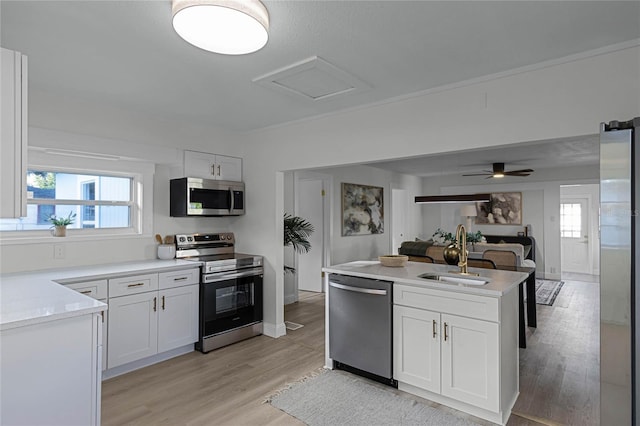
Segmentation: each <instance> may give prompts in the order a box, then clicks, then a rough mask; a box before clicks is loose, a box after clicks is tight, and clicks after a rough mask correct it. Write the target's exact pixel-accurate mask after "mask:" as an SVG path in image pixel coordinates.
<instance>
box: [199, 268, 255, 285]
mask: <svg viewBox="0 0 640 426" xmlns="http://www.w3.org/2000/svg"><path fill="white" fill-rule="evenodd" d="M262 274H263V269H262V268H254V269H249V270H248V271H242V272H234V273H231V274H229V273H224V274H208V275H203V276H202V282H203V283H205V284H208V283H217V282H220V281H228V280H233V279H235V278H243V277H251V276H256V275H262Z"/></svg>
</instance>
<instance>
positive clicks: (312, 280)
mask: <svg viewBox="0 0 640 426" xmlns="http://www.w3.org/2000/svg"><path fill="white" fill-rule="evenodd" d="M296 185H297V189H296V194H297V212H296V215H297V216H300V217H302V218H304V219H306V220H307V221H308V222H309V223H311V224H312V225H313V227H314V231H313V233H312V234H311V236H310V238H309V242H310V243H311V250H310V251H309V252H308V253H304V254H298V255H297V260H298V261H297V267H296V270H297V272H296V274H297V276H298V290H304V291H315V292H322V264H323V263H322V262H323V250H324V249H323V235H324V196H323V190H324V184H323V181H322V179H301V180H298V182H297V184H296Z"/></svg>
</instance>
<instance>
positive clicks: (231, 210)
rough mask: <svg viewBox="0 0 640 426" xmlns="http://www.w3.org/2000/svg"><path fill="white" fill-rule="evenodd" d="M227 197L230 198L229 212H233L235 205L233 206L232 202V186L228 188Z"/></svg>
mask: <svg viewBox="0 0 640 426" xmlns="http://www.w3.org/2000/svg"><path fill="white" fill-rule="evenodd" d="M229 198H230V200H229V201H231V202H230V203H229V213H233V210H234V209H235V207H236V206H234V204H235V203H234V202H233V188H229Z"/></svg>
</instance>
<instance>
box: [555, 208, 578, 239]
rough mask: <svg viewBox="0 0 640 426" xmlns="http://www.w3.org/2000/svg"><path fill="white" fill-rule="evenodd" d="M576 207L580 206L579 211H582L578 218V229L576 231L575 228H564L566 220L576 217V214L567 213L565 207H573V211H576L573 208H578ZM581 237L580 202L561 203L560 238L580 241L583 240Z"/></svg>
mask: <svg viewBox="0 0 640 426" xmlns="http://www.w3.org/2000/svg"><path fill="white" fill-rule="evenodd" d="M576 205H577V206H578V209H580V215H578V218H579V219H580V223H578V228H577V229H576V228H575V227H573V226H570V227H568V228H565V227H563V222H564V218H568V217H571V218H575V217H576V215H575V214H567V213H565V210H567V208H566V207H565V206H572V207H571V209H570V210H573V209H574V207H573V206H576ZM568 213H572V212H568ZM565 234H571V235H565ZM575 234H577V236H576V235H575ZM581 236H582V205H581V204H580V203H579V202H573V201H562V202H560V238H570V239H579V238H581Z"/></svg>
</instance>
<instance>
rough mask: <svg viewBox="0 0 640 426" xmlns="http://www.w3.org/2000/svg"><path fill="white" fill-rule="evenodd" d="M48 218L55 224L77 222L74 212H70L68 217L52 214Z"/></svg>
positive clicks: (64, 224)
mask: <svg viewBox="0 0 640 426" xmlns="http://www.w3.org/2000/svg"><path fill="white" fill-rule="evenodd" d="M47 220H48V221H49V222H51V223H52V224H53V226H67V225H71V224H73V222H75V220H76V214H75V213H74V212H69V215H68V216H67V217H58V216H56V215H54V214H52V215H51V216H49V219H47Z"/></svg>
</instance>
